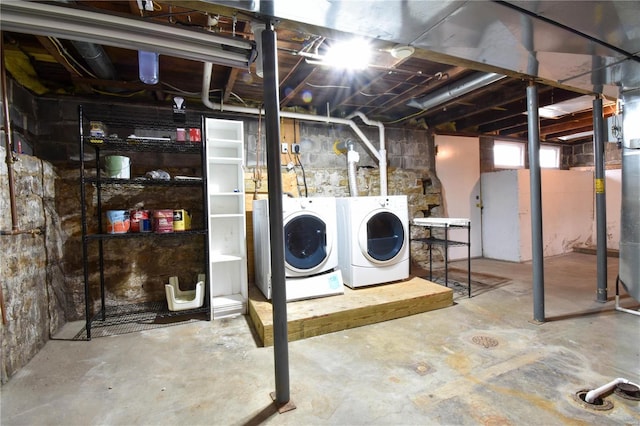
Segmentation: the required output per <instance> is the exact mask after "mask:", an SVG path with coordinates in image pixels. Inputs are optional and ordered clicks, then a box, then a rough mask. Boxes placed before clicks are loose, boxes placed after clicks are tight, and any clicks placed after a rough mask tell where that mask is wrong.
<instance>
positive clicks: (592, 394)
mask: <svg viewBox="0 0 640 426" xmlns="http://www.w3.org/2000/svg"><path fill="white" fill-rule="evenodd" d="M621 383H624V384H629V385H633V386H635V387H637V388H640V386H638V385H636V384H635V383H633V382H630V381H629V380H627V379H623V378H617V379H615V380H612V381H610V382H609V383H607V384H606V385H602V386H600V387H599V388H596V389H594V390H591V391H589V392H587V395H585V397H584V400H585V401H586V402H588V403H589V404H593V402H594V401H595V400H596V398H597V397H599V396H600V395H602V394H604V393H607V392H609V391H610V390H611V389H613V388H614V387H616V386H617V385H619V384H621Z"/></svg>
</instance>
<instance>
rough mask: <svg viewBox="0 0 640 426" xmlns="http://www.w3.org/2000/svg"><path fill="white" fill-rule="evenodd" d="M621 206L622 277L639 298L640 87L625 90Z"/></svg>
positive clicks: (626, 286)
mask: <svg viewBox="0 0 640 426" xmlns="http://www.w3.org/2000/svg"><path fill="white" fill-rule="evenodd" d="M622 99H623V101H624V111H623V121H622V129H623V146H622V206H621V216H620V267H619V268H620V271H619V274H620V281H621V282H622V284H623V285H624V287H625V289H626V291H627V293H629V294H630V295H631V297H633V298H634V299H636V300H638V301H640V221H638V218H639V217H640V127H638V125H637V123H639V122H640V89H635V90H632V91H629V92H623V93H622Z"/></svg>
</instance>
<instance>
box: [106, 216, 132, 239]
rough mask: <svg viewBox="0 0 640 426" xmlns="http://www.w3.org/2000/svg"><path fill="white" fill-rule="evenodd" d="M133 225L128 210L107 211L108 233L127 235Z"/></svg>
mask: <svg viewBox="0 0 640 426" xmlns="http://www.w3.org/2000/svg"><path fill="white" fill-rule="evenodd" d="M130 225H131V222H130V219H129V212H128V211H127V210H107V232H108V233H109V234H126V233H127V232H129V226H130Z"/></svg>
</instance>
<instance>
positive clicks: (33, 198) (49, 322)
mask: <svg viewBox="0 0 640 426" xmlns="http://www.w3.org/2000/svg"><path fill="white" fill-rule="evenodd" d="M5 155H6V154H5V150H4V148H0V156H1V157H2V159H3V161H2V163H0V181H2V182H3V184H2V186H1V187H0V229H1V230H2V231H10V230H11V228H12V223H11V209H10V202H9V188H8V185H7V179H8V175H7V173H8V171H7V165H6V163H5V161H4V158H5ZM14 171H15V172H14V179H15V194H16V210H17V213H18V215H17V217H18V230H19V231H32V232H28V233H21V234H17V235H2V236H0V251H1V252H2V256H1V257H0V276H2V282H1V285H2V294H3V297H4V306H3V308H4V310H5V311H4V314H5V316H6V319H7V322H6V324H3V325H2V326H1V327H2V354H3V356H2V372H1V373H2V383H5V382H6V381H7V380H8V378H9V377H11V376H12V375H13V374H14V373H15V372H16V371H17V370H18V369H20V368H21V367H23V366H24V365H25V364H26V363H27V362H28V361H29V360H30V359H31V358H32V357H33V356H34V355H35V354H36V353H37V352H38V351H39V350H40V348H42V346H44V344H45V343H46V342H47V340H48V339H49V336H50V334H53V333H55V332H56V331H57V330H58V329H59V328H60V327H61V326H62V325H63V324H64V323H65V322H66V321H67V316H66V312H65V307H66V305H67V292H66V285H65V277H64V269H63V264H64V259H63V250H62V242H63V241H64V236H63V231H62V229H61V226H60V225H61V221H60V218H59V216H58V213H57V212H56V208H55V183H56V172H55V170H54V169H53V167H52V166H51V165H50V164H48V163H46V162H44V161H41V160H39V159H37V158H35V157H32V156H29V155H19V156H17V161H16V162H15V163H14Z"/></svg>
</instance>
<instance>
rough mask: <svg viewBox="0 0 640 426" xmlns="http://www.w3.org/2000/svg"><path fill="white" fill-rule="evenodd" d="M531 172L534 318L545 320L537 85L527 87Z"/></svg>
mask: <svg viewBox="0 0 640 426" xmlns="http://www.w3.org/2000/svg"><path fill="white" fill-rule="evenodd" d="M527 116H528V129H529V175H530V179H531V182H530V187H531V248H532V250H531V254H532V258H533V260H532V263H533V320H534V321H536V322H540V323H542V322H544V251H543V246H542V190H541V187H542V185H541V177H540V121H539V117H538V87H537V86H536V84H535V82H533V81H531V82H530V83H529V86H528V87H527Z"/></svg>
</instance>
